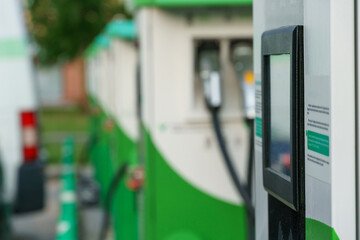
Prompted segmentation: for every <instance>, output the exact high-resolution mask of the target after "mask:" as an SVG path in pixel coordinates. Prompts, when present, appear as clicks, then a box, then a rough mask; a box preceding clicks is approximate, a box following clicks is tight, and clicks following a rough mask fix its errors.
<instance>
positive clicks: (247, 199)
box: [209, 107, 255, 240]
mask: <svg viewBox="0 0 360 240" xmlns="http://www.w3.org/2000/svg"><path fill="white" fill-rule="evenodd" d="M209 110H210V112H211V118H212V122H213V127H214V132H215V135H216V138H217V141H218V144H219V148H220V151H221V154H222V155H223V159H224V162H225V165H226V168H227V170H228V172H229V174H230V177H231V180H232V182H233V183H234V186H235V188H236V190H237V192H238V193H239V195H240V196H241V197H242V199H243V200H244V203H245V206H246V212H247V216H248V224H247V225H248V234H249V239H251V240H252V239H255V227H254V226H255V209H254V206H253V204H252V201H251V182H252V180H250V181H249V179H250V178H251V179H252V171H253V169H252V165H253V153H252V152H253V150H250V152H249V160H250V161H249V165H248V185H247V186H246V185H245V184H243V183H242V182H241V180H240V178H239V176H238V174H237V172H236V170H235V166H234V164H233V162H232V160H231V157H230V155H229V151H228V149H227V146H226V143H225V139H224V135H223V133H222V129H221V124H220V119H219V108H211V107H209ZM251 127H252V126H251ZM250 138H252V137H250ZM250 148H251V146H250ZM250 172H251V173H250Z"/></svg>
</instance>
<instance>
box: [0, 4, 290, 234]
mask: <svg viewBox="0 0 360 240" xmlns="http://www.w3.org/2000/svg"><path fill="white" fill-rule="evenodd" d="M2 2H3V3H2V4H1V7H0V76H1V78H3V82H4V83H5V84H4V86H3V87H1V89H0V96H2V99H1V100H0V102H1V103H0V110H1V111H2V115H1V117H0V125H1V127H0V159H1V169H2V171H1V178H0V179H1V181H0V193H1V197H0V239H3V240H9V239H15V240H49V239H58V240H75V239H85V240H92V239H100V240H101V239H103V240H105V239H109V240H110V239H118V240H121V239H123V240H135V239H148V240H160V239H161V240H163V239H166V240H198V239H206V240H211V239H217V240H220V239H224V240H232V239H253V238H254V236H253V231H254V210H253V209H254V207H253V206H252V197H251V196H252V192H253V186H252V181H253V156H254V153H253V136H254V134H255V133H254V131H255V129H254V120H255V80H254V75H253V67H252V52H253V49H252V48H253V43H252V1H251V0H228V1H221V0H194V2H189V1H186V0H177V1H172V0H163V1H161V0H160V1H159V0H134V1H132V0H126V1H121V0H78V1H76V0H23V1H21V0H3V1H2ZM0 98H1V97H0ZM220 109H221V111H220ZM257 120H258V119H257ZM222 130H223V131H222ZM259 132H261V129H260V130H259V129H257V130H256V134H261V133H259ZM283 149H284V148H283ZM285 149H287V148H286V146H285ZM229 152H230V154H229ZM286 154H287V155H286ZM278 155H279V156H280V157H279V159H280V160H279V162H281V163H278V165H279V166H278V168H279V169H280V170H281V171H284V172H286V171H288V168H289V166H288V165H289V164H288V165H286V164H283V158H284V159H285V157H283V156H285V155H286V156H288V153H287V152H278ZM204 166H207V167H206V168H205V167H204ZM214 176H216V177H214ZM209 208H210V209H212V210H211V211H210V212H209V211H207V209H209ZM213 219H217V220H216V221H214V220H213ZM220 222H223V224H218V223H220ZM235 225H236V226H238V227H234V226H235Z"/></svg>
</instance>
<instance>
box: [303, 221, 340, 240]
mask: <svg viewBox="0 0 360 240" xmlns="http://www.w3.org/2000/svg"><path fill="white" fill-rule="evenodd" d="M305 224H306V240H340V238H339V237H338V235H337V234H336V232H335V230H334V229H333V228H332V227H330V226H328V225H326V224H325V223H322V222H319V221H317V220H314V219H311V218H306V223H305Z"/></svg>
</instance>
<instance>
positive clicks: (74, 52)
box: [27, 0, 129, 64]
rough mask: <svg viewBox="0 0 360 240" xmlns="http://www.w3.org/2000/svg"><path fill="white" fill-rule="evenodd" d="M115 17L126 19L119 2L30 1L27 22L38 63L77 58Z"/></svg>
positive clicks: (108, 0) (103, 0) (92, 0)
mask: <svg viewBox="0 0 360 240" xmlns="http://www.w3.org/2000/svg"><path fill="white" fill-rule="evenodd" d="M117 14H121V15H123V16H125V17H129V16H128V15H126V14H125V11H124V4H123V3H121V2H119V0H31V1H30V2H29V5H28V11H27V20H28V21H27V22H28V25H29V30H30V34H31V36H32V39H33V40H34V41H35V43H36V45H37V46H38V58H39V61H40V63H43V64H51V63H55V62H57V61H63V60H71V59H73V58H75V57H77V56H79V55H80V54H81V53H82V52H83V51H84V49H85V48H86V47H87V46H88V45H89V44H90V43H91V42H92V40H93V39H94V38H95V36H96V35H98V34H99V33H100V32H101V31H102V30H103V29H104V27H105V26H106V24H107V23H108V22H109V21H110V20H111V19H112V18H113V17H114V16H115V15H117Z"/></svg>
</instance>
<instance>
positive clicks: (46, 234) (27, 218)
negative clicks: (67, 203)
mask: <svg viewBox="0 0 360 240" xmlns="http://www.w3.org/2000/svg"><path fill="white" fill-rule="evenodd" d="M52 171H53V172H55V173H56V172H57V171H56V169H55V170H54V169H53V170H52ZM47 172H49V171H47ZM46 190H47V194H46V196H47V198H46V201H47V204H46V208H45V209H44V211H42V212H39V213H32V214H26V215H19V216H15V217H13V231H14V235H15V240H53V239H55V233H56V223H57V216H58V211H59V204H58V199H59V181H58V178H54V177H52V178H49V180H48V181H47V184H46ZM80 216H81V225H82V227H81V229H82V233H83V236H82V238H81V240H97V238H98V236H99V230H100V226H101V218H102V213H101V211H100V210H99V209H98V208H90V209H82V211H81V215H80Z"/></svg>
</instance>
